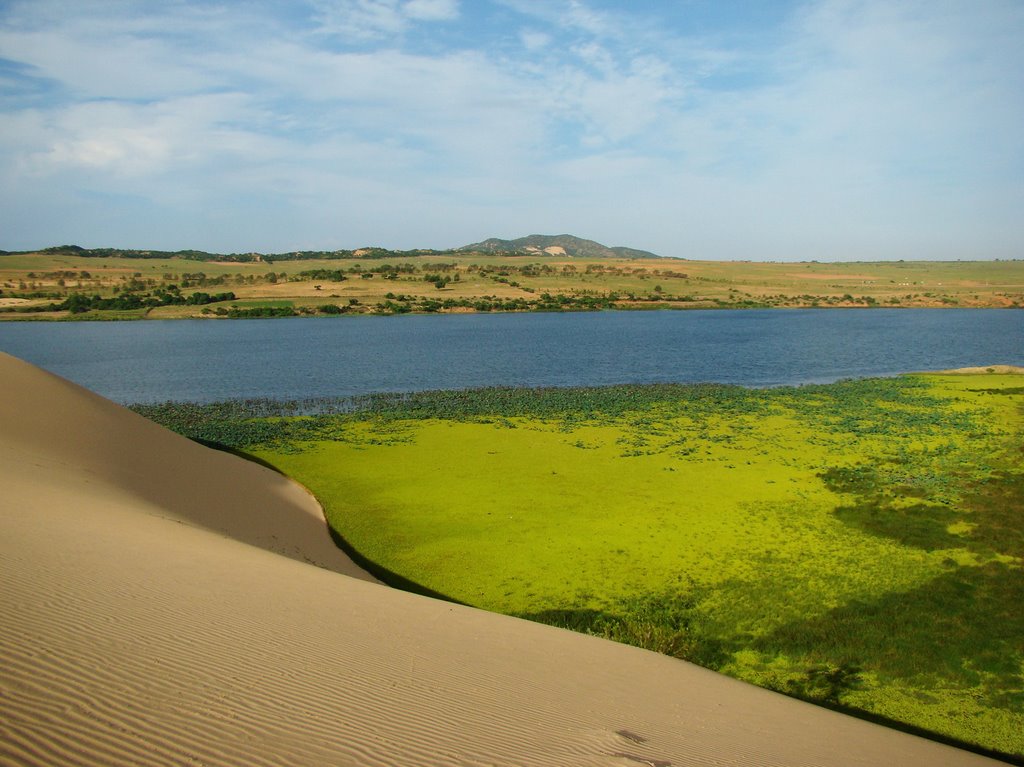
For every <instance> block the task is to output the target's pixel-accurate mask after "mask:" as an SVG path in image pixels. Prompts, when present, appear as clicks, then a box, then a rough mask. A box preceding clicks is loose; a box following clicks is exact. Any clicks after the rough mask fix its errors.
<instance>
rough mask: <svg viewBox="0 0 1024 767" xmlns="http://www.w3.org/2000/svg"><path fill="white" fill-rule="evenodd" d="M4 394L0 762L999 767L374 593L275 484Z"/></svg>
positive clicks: (112, 419) (8, 364)
mask: <svg viewBox="0 0 1024 767" xmlns="http://www.w3.org/2000/svg"><path fill="white" fill-rule="evenodd" d="M0 380H2V381H3V384H4V396H3V397H2V398H0V487H2V488H3V489H4V492H3V495H2V496H0V520H2V525H3V527H2V530H3V535H2V536H0V583H2V584H3V588H2V590H0V668H2V669H3V672H2V673H0V763H3V764H40V765H43V764H45V765H53V764H147V765H149V764H166V765H181V764H217V765H269V764H289V765H297V764H309V765H327V764H330V765H423V767H427V766H428V765H430V766H433V765H482V764H487V765H555V764H557V765H618V767H627V766H628V765H636V764H650V765H655V764H657V765H669V764H671V765H676V766H677V767H678V766H679V765H696V764H704V765H710V764H742V765H780V764H786V765H863V766H865V767H866V766H867V765H880V764H899V765H922V766H924V765H928V766H929V767H934V766H935V765H981V764H990V763H992V762H990V761H989V760H986V759H984V758H982V757H979V756H975V755H972V754H969V753H965V752H962V751H958V750H956V749H952V748H948V747H945V746H941V745H938V744H935V743H932V742H929V741H925V740H921V739H918V738H914V737H911V736H908V735H904V734H901V733H897V732H894V731H891V730H888V729H885V728H883V727H879V726H876V725H872V724H868V723H866V722H862V721H858V720H855V719H852V718H849V717H846V716H843V715H840V714H836V713H833V712H830V711H826V710H824V709H820V708H817V707H814V706H810V705H807V704H804V703H800V702H798V701H794V700H791V699H789V698H785V697H782V696H780V695H776V694H774V693H770V692H767V691H764V690H759V689H756V688H753V687H750V686H748V685H745V684H742V683H740V682H736V681H733V680H730V679H727V678H725V677H722V676H719V675H717V674H714V673H712V672H709V671H705V670H703V669H700V668H697V667H695V666H691V665H689V664H687V663H683V662H681V661H676V660H673V659H670V658H666V657H662V656H658V655H654V654H652V653H648V652H645V651H642V650H637V649H633V648H629V647H624V646H620V645H615V644H612V643H609V642H605V641H603V640H599V639H594V638H591V637H585V636H579V635H575V634H571V633H569V632H566V631H561V630H558V629H553V628H549V627H544V626H539V625H534V624H530V623H526V622H523V621H519V620H515V619H512V618H505V617H501V616H497V615H492V614H488V613H483V612H480V611H477V610H473V609H471V608H466V607H460V606H456V605H451V604H446V603H443V602H437V601H434V600H430V599H426V598H423V597H418V596H414V595H410V594H406V593H402V592H398V591H394V590H392V589H389V588H387V587H385V586H382V585H379V584H377V583H372V582H369V581H368V580H366V576H365V574H364V573H362V572H361V571H360V570H359V569H358V568H356V567H355V566H354V565H353V564H352V562H351V561H350V560H348V559H347V558H346V557H344V556H343V555H342V554H341V553H340V552H339V551H338V550H337V549H335V548H334V547H333V545H332V544H331V542H330V538H329V536H328V532H327V529H326V526H325V524H324V522H323V519H322V517H321V516H320V515H319V510H318V508H317V505H316V503H315V501H314V500H313V499H312V498H311V497H310V496H309V495H308V494H306V493H305V492H304V491H303V490H302V489H301V488H300V487H298V486H296V485H295V484H294V483H292V482H290V481H288V480H287V479H285V478H283V477H281V476H279V475H277V474H275V473H274V472H273V471H270V470H268V469H265V468H262V467H260V466H257V465H255V464H251V463H248V462H246V461H243V460H241V459H239V458H235V457H233V456H230V455H227V454H224V453H219V452H216V451H212V450H208V449H206V448H203V447H200V446H199V445H196V444H193V443H191V442H188V441H187V440H185V439H182V438H180V437H178V436H176V435H173V434H171V433H170V432H167V431H165V430H163V429H161V428H160V427H158V426H155V425H154V424H151V423H149V422H148V421H145V420H144V419H142V418H140V417H138V416H136V415H135V414H133V413H131V412H129V411H127V410H125V409H123V408H121V407H119V406H117V405H114V404H112V403H110V402H108V401H106V400H103V399H102V398H100V397H98V396H96V395H93V394H91V393H89V392H86V391H85V390H83V389H81V388H79V387H77V386H74V385H72V384H70V383H67V382H65V381H63V380H61V379H59V378H57V377H55V376H52V375H50V374H48V373H44V372H42V371H40V370H38V369H36V368H33V367H31V366H29V365H28V364H26V363H23V362H20V361H18V360H16V359H14V358H12V357H9V356H7V355H2V354H0ZM310 563H315V564H316V565H319V566H314V565H313V564H310Z"/></svg>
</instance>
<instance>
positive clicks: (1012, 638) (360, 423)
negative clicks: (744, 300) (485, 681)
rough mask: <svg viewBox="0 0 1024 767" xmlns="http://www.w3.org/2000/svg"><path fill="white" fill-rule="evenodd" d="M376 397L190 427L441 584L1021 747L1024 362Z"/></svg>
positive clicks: (403, 572) (395, 564) (785, 687)
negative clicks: (1010, 368) (728, 381)
mask: <svg viewBox="0 0 1024 767" xmlns="http://www.w3.org/2000/svg"><path fill="white" fill-rule="evenodd" d="M350 404H351V403H350ZM355 405H356V409H355V410H354V411H353V412H348V413H341V414H335V415H320V416H301V415H295V413H296V412H301V408H299V409H298V410H292V411H287V410H280V411H274V410H273V408H270V409H269V410H267V411H266V412H263V411H260V412H259V413H258V414H259V415H262V416H264V417H263V418H262V419H257V420H250V419H247V418H242V417H241V415H240V413H243V414H244V410H245V409H244V408H243V409H241V410H240V411H237V412H236V411H231V410H230V409H228V410H222V411H217V410H216V409H209V408H206V409H203V408H199V409H198V410H197V411H196V412H194V413H192V414H191V416H190V418H191V421H189V423H191V424H192V425H191V426H188V425H187V424H185V423H184V422H183V421H182V422H179V423H177V424H172V425H176V426H177V427H178V428H179V429H180V430H182V431H185V432H186V433H192V434H193V436H201V437H203V438H205V439H208V440H211V441H215V442H221V443H226V444H232V445H233V446H235V447H240V448H242V449H244V450H246V451H248V452H250V453H252V454H253V455H255V456H256V457H258V458H259V459H261V460H264V461H267V462H269V463H271V464H273V465H275V466H277V467H278V468H280V469H281V470H282V471H284V472H286V473H287V474H289V475H291V476H293V477H295V478H296V479H298V480H299V481H301V482H302V483H304V484H305V485H306V486H308V487H309V488H310V489H311V490H312V491H313V492H314V493H315V494H316V496H317V498H318V499H320V501H321V503H322V504H323V506H324V508H325V511H326V513H327V516H328V519H329V522H330V524H331V525H332V527H333V528H334V529H335V530H336V531H337V532H338V533H339V534H340V536H341V537H343V538H344V539H345V541H346V543H347V544H348V545H349V546H351V547H352V548H353V549H354V550H355V551H357V552H358V553H359V554H360V555H361V556H362V557H364V558H365V559H367V560H369V561H370V562H372V563H374V564H375V565H377V566H379V567H381V568H383V569H384V570H386V571H389V572H391V573H394V574H397V575H398V576H400V577H401V578H403V579H406V580H407V581H409V582H412V583H413V584H416V585H417V586H418V587H420V588H422V589H423V590H429V591H431V592H435V593H439V594H443V595H445V596H448V597H450V598H452V599H456V600H459V601H462V602H465V603H468V604H472V605H476V606H479V607H483V608H485V609H488V610H495V611H499V612H505V613H511V614H516V615H521V616H524V617H529V618H531V619H534V620H541V621H544V622H548V623H553V624H556V625H562V626H566V627H569V628H574V629H576V630H580V631H586V632H589V633H594V634H598V635H602V636H607V637H609V638H612V639H616V640H619V641H625V642H629V643H633V644H637V645H640V646H644V647H648V648H650V649H654V650H658V651H660V652H666V653H669V654H673V655H676V656H678V657H681V658H686V659H689V660H694V661H696V662H698V663H701V664H703V665H706V666H709V667H711V668H715V669H718V670H720V671H722V672H724V673H727V674H730V675H733V676H736V677H739V678H741V679H745V680H748V681H751V682H753V683H755V684H759V685H762V686H767V687H770V688H773V689H777V690H781V691H783V692H787V693H789V694H792V695H797V696H800V697H804V698H807V699H811V700H817V701H821V702H824V703H827V704H830V705H837V706H840V707H843V708H848V709H852V710H858V711H862V712H867V713H869V714H871V715H875V716H878V717H881V718H883V719H888V720H892V721H894V722H901V723H905V724H908V725H910V726H912V727H918V728H921V729H923V730H927V731H930V732H933V733H937V734H940V735H943V736H946V737H949V738H953V739H957V740H960V741H963V742H966V743H973V744H978V745H980V746H982V747H985V748H989V749H993V750H996V751H1000V752H1003V753H1007V754H1016V755H1021V754H1024V610H1022V609H1021V606H1022V605H1024V569H1022V565H1024V466H1022V460H1021V459H1022V452H1021V439H1020V427H1021V424H1022V422H1024V415H1022V409H1024V387H1022V386H1021V378H1020V377H1019V376H1017V377H1014V376H1000V375H983V376H905V377H900V378H895V379H878V380H867V381H848V382H840V383H837V384H832V385H828V386H807V387H800V388H781V389H770V390H747V389H741V388H739V387H716V386H701V387H612V388H608V389H590V390H587V389H578V390H539V391H530V390H486V391H481V392H450V393H428V394H425V395H414V396H411V397H390V398H389V397H381V398H370V399H368V400H365V401H363V402H361V403H355ZM158 411H159V409H158V408H157V409H153V411H152V412H150V413H149V414H150V415H151V416H159V415H160V412H158ZM175 412H178V413H179V415H180V411H175ZM254 412H255V411H254ZM166 415H167V414H166V413H164V417H163V419H162V420H164V421H165V422H168V421H169V420H171V421H173V419H169V418H167V417H166ZM267 415H270V416H271V417H269V418H268V417H266V416H267ZM211 424H212V425H211ZM190 429H191V431H190ZM203 429H205V430H206V431H203Z"/></svg>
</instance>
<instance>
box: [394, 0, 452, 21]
mask: <svg viewBox="0 0 1024 767" xmlns="http://www.w3.org/2000/svg"><path fill="white" fill-rule="evenodd" d="M402 12H403V13H404V14H405V15H406V16H407V17H408V18H410V19H419V20H421V21H451V20H452V19H456V18H458V16H459V3H458V0H409V1H408V2H407V3H405V4H404V5H403V6H402Z"/></svg>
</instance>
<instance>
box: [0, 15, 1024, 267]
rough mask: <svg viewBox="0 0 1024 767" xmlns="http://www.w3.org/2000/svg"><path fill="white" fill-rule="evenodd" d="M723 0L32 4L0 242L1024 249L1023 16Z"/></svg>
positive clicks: (2, 51)
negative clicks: (741, 12)
mask: <svg viewBox="0 0 1024 767" xmlns="http://www.w3.org/2000/svg"><path fill="white" fill-rule="evenodd" d="M701 8H703V6H701V5H700V4H681V5H680V6H679V8H673V9H671V13H669V10H668V9H667V6H665V7H658V8H655V9H653V10H644V11H640V10H638V9H637V6H636V5H635V4H630V3H625V2H623V3H619V4H615V3H610V2H605V3H602V5H601V7H600V8H598V7H597V6H596V5H592V4H590V3H586V2H582V1H578V0H572V1H570V2H547V1H545V2H533V1H532V0H503V1H502V2H494V3H486V2H481V3H472V4H469V3H463V4H461V5H460V4H459V3H458V2H456V1H455V0H308V2H306V3H264V4H252V3H241V2H221V3H206V2H204V3H198V2H195V3H193V2H186V0H175V2H168V3H157V2H141V3H124V2H118V1H117V0H101V1H95V2H94V1H91V0H90V1H88V2H82V3H75V4H71V5H68V4H66V3H61V2H56V0H33V2H12V3H8V4H6V5H5V6H3V7H2V8H0V115H2V118H3V119H2V120H0V178H2V179H3V180H2V181H0V209H2V210H0V232H3V241H2V242H0V248H17V247H30V246H39V245H46V244H52V242H55V241H57V240H61V241H64V240H69V241H79V242H82V243H83V244H117V245H124V246H128V245H139V246H143V245H146V246H153V247H205V248H210V249H225V250H247V249H263V250H273V249H279V248H291V247H342V246H351V245H353V244H354V243H362V244H366V243H369V242H379V243H381V244H385V245H391V246H395V247H412V246H416V245H422V246H434V247H445V246H453V245H459V244H463V243H464V242H468V241H471V240H473V239H478V238H481V237H485V236H490V235H492V234H502V235H507V236H515V235H519V234H523V233H526V232H527V231H537V230H545V229H550V230H555V229H557V230H559V231H575V232H578V233H580V234H582V235H585V236H591V237H595V238H597V239H603V240H607V241H610V242H613V243H627V244H632V245H635V246H637V247H646V248H649V249H652V250H655V251H658V252H662V253H665V254H668V255H685V256H691V257H707V258H713V257H732V258H797V257H799V258H858V257H859V258H877V257H889V258H897V257H905V258H915V257H947V258H948V257H1007V256H1019V255H1021V247H1022V245H1024V242H1022V240H1024V237H1022V234H1021V231H1020V227H1019V224H1017V222H1016V218H1017V217H1018V213H1017V211H1019V209H1020V206H1021V204H1022V203H1024V149H1022V146H1021V141H1020V136H1021V135H1024V134H1022V129H1024V100H1022V99H1021V98H1020V94H1021V93H1024V74H1022V73H1024V55H1022V54H1021V53H1020V51H1019V44H1018V42H1019V40H1020V39H1021V36H1022V35H1024V8H1022V7H1021V6H1020V4H1019V3H1016V2H1014V1H1013V0H1005V1H1003V0H986V2H985V3H983V4H977V3H968V2H965V1H964V2H958V1H954V2H951V3H944V4H941V5H940V6H936V5H935V4H934V3H928V2H923V0H908V2H905V3H899V4H892V3H888V2H883V0H818V1H817V2H810V3H799V4H797V3H793V4H792V5H791V6H789V7H788V9H787V10H786V12H785V13H779V14H778V16H777V17H773V20H772V21H771V22H770V25H769V26H765V27H764V28H758V29H751V27H750V25H749V23H748V20H744V19H739V18H732V19H730V18H729V17H727V16H725V17H723V16H722V15H721V14H720V13H719V15H717V16H714V17H713V18H712V17H700V18H697V17H696V16H695V14H697V12H698V11H699V10H700V9H701ZM708 8H710V6H708ZM679 9H683V10H679ZM687 9H692V11H693V12H692V13H690V11H689V10H687ZM684 11H686V12H685V13H684ZM705 12H706V13H710V11H708V10H707V9H706V8H705ZM766 23H767V22H766ZM43 200H45V201H46V204H43V203H41V202H40V201H43ZM102 206H106V208H103V207H102ZM98 213H102V215H98ZM197 238H198V239H197ZM200 240H201V241H200Z"/></svg>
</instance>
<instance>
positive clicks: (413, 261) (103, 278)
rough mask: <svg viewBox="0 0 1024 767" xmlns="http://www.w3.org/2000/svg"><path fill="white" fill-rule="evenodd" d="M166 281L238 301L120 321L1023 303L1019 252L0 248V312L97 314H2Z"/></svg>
mask: <svg viewBox="0 0 1024 767" xmlns="http://www.w3.org/2000/svg"><path fill="white" fill-rule="evenodd" d="M318 271H319V274H318ZM303 272H306V274H303ZM332 275H333V276H332ZM339 276H340V277H341V279H338V277H339ZM435 277H436V278H440V279H439V280H435V279H432V278H435ZM172 285H174V286H177V287H178V288H179V289H180V290H181V292H182V295H184V296H188V295H191V294H192V293H195V292H197V291H205V292H220V291H225V290H230V291H231V292H233V293H234V294H235V296H236V297H237V299H238V301H228V302H224V303H221V304H209V305H196V306H184V305H174V306H170V305H165V306H154V307H152V308H149V309H148V310H147V311H143V312H141V313H140V312H138V311H134V313H131V312H130V311H126V313H125V314H124V315H123V316H124V318H126V319H135V318H138V317H140V316H142V317H147V318H151V319H161V318H164V319H170V318H182V317H211V316H218V314H217V311H216V310H217V309H222V310H224V312H227V310H229V309H230V308H231V306H232V305H233V304H238V303H239V302H241V301H243V300H244V301H245V302H246V304H247V306H248V307H250V308H252V307H254V306H261V305H266V306H268V307H272V306H275V305H277V306H279V305H280V304H279V303H278V302H281V301H285V302H289V304H288V307H289V308H291V309H293V310H294V311H295V313H297V314H318V313H323V312H321V308H322V307H324V306H326V305H333V306H335V307H337V308H338V309H341V310H343V313H353V314H359V313H381V314H393V313H400V312H406V311H413V312H453V311H459V312H462V311H494V310H499V311H500V310H506V311H525V310H530V309H534V310H536V309H552V308H560V309H578V308H590V309H593V308H620V309H628V308H633V309H646V308H680V309H684V308H717V307H798V306H799V307H804V306H842V307H853V306H862V307H863V306H890V307H892V306H906V307H924V306H936V307H947V306H959V307H1010V306H1024V261H955V262H935V261H932V262H927V261H907V262H873V263H872V262H861V263H847V262H844V263H818V262H810V263H759V262H713V261H688V260H683V259H668V258H662V259H635V260H629V259H607V258H572V257H568V256H549V255H543V256H541V255H529V256H501V255H490V254H483V253H457V254H441V255H423V256H413V257H410V256H408V255H396V256H394V257H379V258H331V259H318V260H296V261H270V262H268V261H248V262H233V261H194V260H188V259H184V258H124V257H116V256H110V257H103V258H100V257H86V256H79V255H71V254H59V253H35V254H7V255H0V319H26V318H29V319H47V318H49V319H65V318H74V319H94V318H99V315H98V312H97V311H96V310H94V311H86V312H81V313H77V314H75V315H73V316H72V315H71V314H69V312H67V311H48V312H38V311H33V312H32V313H31V314H23V313H20V312H18V311H16V310H28V309H32V310H38V309H41V308H44V307H47V306H50V305H53V304H59V303H60V302H61V301H63V300H64V299H66V298H67V297H68V296H71V295H74V294H76V293H80V294H83V295H88V296H93V295H96V296H100V297H102V298H113V297H115V296H124V295H128V294H135V295H139V296H150V295H152V294H153V293H154V292H155V291H159V290H164V289H167V288H168V287H169V286H172ZM545 296H547V297H548V298H547V299H545V298H544V297H545ZM220 316H224V315H223V313H222V314H221V315H220ZM105 318H109V313H108V315H107V316H106V317H105Z"/></svg>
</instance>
